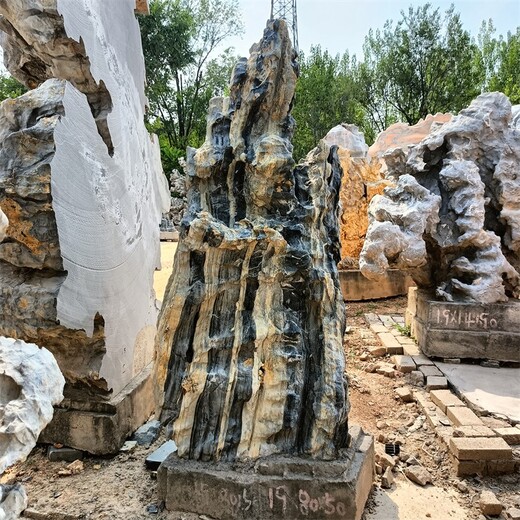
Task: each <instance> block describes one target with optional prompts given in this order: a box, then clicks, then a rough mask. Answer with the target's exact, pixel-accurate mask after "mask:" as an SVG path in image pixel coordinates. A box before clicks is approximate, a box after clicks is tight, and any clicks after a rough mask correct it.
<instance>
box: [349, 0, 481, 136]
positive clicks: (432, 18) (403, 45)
mask: <svg viewBox="0 0 520 520" xmlns="http://www.w3.org/2000/svg"><path fill="white" fill-rule="evenodd" d="M363 50H364V61H363V65H362V66H361V67H360V70H359V71H358V72H359V75H358V78H359V82H360V90H361V91H362V92H364V96H363V98H362V102H363V104H364V105H365V106H366V107H367V108H368V111H369V114H370V119H371V121H372V123H373V125H374V126H375V127H376V128H377V130H378V131H382V130H384V129H385V128H386V127H387V126H388V125H389V124H390V123H392V122H394V121H395V120H401V121H402V120H404V121H406V122H407V123H409V124H411V125H413V124H415V123H417V121H418V120H419V119H421V118H424V117H426V116H427V115H428V114H435V113H436V112H448V111H450V112H458V111H459V110H460V109H462V108H463V107H465V106H467V105H468V104H469V103H470V102H471V100H472V99H473V98H474V97H476V96H477V95H478V94H479V93H480V89H479V85H480V84H481V82H482V75H483V74H482V68H481V67H479V60H478V55H479V49H478V47H477V45H476V44H475V43H473V42H472V40H471V37H470V35H469V33H468V32H467V31H466V30H464V29H463V27H462V23H461V20H460V16H459V15H458V14H456V13H455V11H454V8H453V6H452V7H451V8H450V9H448V10H447V11H446V12H445V13H444V16H442V15H441V13H440V12H439V9H435V10H434V9H432V7H431V5H430V4H425V5H423V6H421V7H417V8H416V9H413V7H410V8H409V10H408V12H407V13H405V12H404V11H402V12H401V19H400V20H399V21H398V22H397V23H396V24H395V25H394V23H393V21H392V20H389V21H387V22H386V24H385V26H384V29H383V30H382V31H379V30H378V31H370V32H369V34H368V36H367V37H366V39H365V44H364V48H363Z"/></svg>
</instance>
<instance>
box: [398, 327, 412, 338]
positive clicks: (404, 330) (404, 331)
mask: <svg viewBox="0 0 520 520" xmlns="http://www.w3.org/2000/svg"><path fill="white" fill-rule="evenodd" d="M394 327H395V328H396V329H397V330H398V331H399V332H400V333H401V334H402V335H403V336H408V337H409V338H411V337H412V328H411V326H410V325H400V324H399V323H396V324H395V325H394Z"/></svg>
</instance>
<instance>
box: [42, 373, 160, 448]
mask: <svg viewBox="0 0 520 520" xmlns="http://www.w3.org/2000/svg"><path fill="white" fill-rule="evenodd" d="M152 368H153V367H152V364H150V365H149V366H148V367H146V368H145V369H144V370H143V371H142V372H141V373H140V374H138V375H137V376H136V377H134V379H133V380H132V381H131V382H130V383H129V384H128V385H127V386H126V387H125V388H124V389H123V390H121V392H119V394H117V395H116V396H114V397H113V398H112V399H111V400H110V401H108V402H106V403H95V402H91V403H88V402H87V403H84V402H72V401H66V402H64V403H62V404H60V406H58V407H55V409H54V417H53V419H52V421H51V423H50V424H49V425H48V426H47V428H45V430H44V431H43V432H42V433H41V435H40V438H39V439H38V442H40V443H44V444H55V443H59V444H63V445H64V446H68V447H70V448H75V449H77V450H82V451H86V452H88V453H91V454H93V455H108V454H112V453H117V452H118V451H119V448H121V446H122V445H123V443H124V441H125V439H126V438H127V437H128V435H130V434H131V433H132V432H133V431H135V430H136V429H137V428H138V427H139V426H141V424H143V423H145V422H146V421H147V420H148V419H149V417H150V415H151V414H152V413H153V412H154V409H155V400H154V393H153V380H152V379H153V378H152Z"/></svg>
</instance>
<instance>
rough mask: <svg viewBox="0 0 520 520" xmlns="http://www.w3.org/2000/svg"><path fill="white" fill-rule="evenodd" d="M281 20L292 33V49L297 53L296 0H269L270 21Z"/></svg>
mask: <svg viewBox="0 0 520 520" xmlns="http://www.w3.org/2000/svg"><path fill="white" fill-rule="evenodd" d="M280 18H281V19H282V20H285V21H286V22H287V25H288V26H289V30H290V31H292V35H293V44H294V48H295V49H296V51H297V52H298V16H297V10H296V0H271V20H277V19H280Z"/></svg>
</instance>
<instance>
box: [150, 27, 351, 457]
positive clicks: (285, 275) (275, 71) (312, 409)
mask: <svg viewBox="0 0 520 520" xmlns="http://www.w3.org/2000/svg"><path fill="white" fill-rule="evenodd" d="M295 58H296V56H295V52H294V50H293V48H292V46H291V43H290V37H289V34H288V31H287V27H286V25H285V23H284V22H281V21H275V22H269V23H268V26H267V28H266V30H265V32H264V37H263V39H262V40H261V41H260V43H259V44H256V45H255V46H253V47H252V49H251V56H250V58H249V60H246V59H242V60H240V61H239V62H238V64H237V65H236V67H235V70H234V74H233V78H232V81H231V87H230V97H229V98H224V99H222V98H216V99H213V100H212V101H211V103H210V107H209V113H208V126H207V135H206V141H205V143H204V144H203V145H202V147H201V148H199V149H198V150H193V149H191V150H189V151H188V160H187V174H188V179H189V190H188V208H187V213H186V215H185V217H184V220H183V223H182V229H181V240H180V243H179V247H178V250H177V255H176V258H175V266H174V274H173V276H172V278H171V279H170V282H169V285H168V288H167V291H166V296H165V299H164V303H163V308H162V310H161V314H160V318H159V332H158V335H157V351H158V355H157V372H158V392H160V393H161V392H162V390H163V388H164V404H163V407H162V414H161V417H162V420H163V422H167V423H171V430H172V433H173V438H174V439H175V441H176V443H177V445H178V448H179V454H180V455H181V456H183V457H188V458H191V459H197V460H219V459H223V460H235V459H248V458H256V457H259V456H265V455H269V454H274V453H287V454H297V453H306V454H309V455H311V456H313V457H320V458H325V459H328V458H333V457H335V456H336V455H337V452H338V450H339V449H341V448H343V447H345V446H346V445H347V443H348V439H347V437H348V434H347V395H346V381H345V376H344V369H345V362H344V353H343V332H344V326H345V312H344V306H343V303H342V297H341V291H340V288H339V283H338V279H337V270H336V264H337V262H338V260H339V242H338V223H337V218H338V210H337V208H338V197H339V188H340V183H341V175H342V171H341V167H340V164H339V160H338V156H337V153H336V147H332V148H329V146H327V145H326V144H325V143H324V142H322V143H320V145H319V147H318V148H316V149H315V150H313V151H312V152H311V153H310V154H309V155H308V157H307V159H306V160H305V161H304V162H303V163H302V164H300V165H298V166H296V167H295V165H294V161H293V159H292V145H291V142H290V139H291V136H292V133H293V127H294V121H293V118H292V116H291V115H290V111H291V106H292V102H293V97H294V90H295V84H296V79H297V64H296V62H295Z"/></svg>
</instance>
